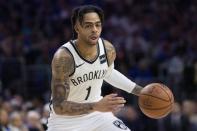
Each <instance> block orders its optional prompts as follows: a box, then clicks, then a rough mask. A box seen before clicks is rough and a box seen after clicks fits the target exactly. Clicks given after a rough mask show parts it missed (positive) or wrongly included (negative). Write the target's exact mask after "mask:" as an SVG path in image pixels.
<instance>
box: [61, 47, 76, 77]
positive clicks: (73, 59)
mask: <svg viewBox="0 0 197 131" xmlns="http://www.w3.org/2000/svg"><path fill="white" fill-rule="evenodd" d="M61 48H62V49H65V50H67V51H68V52H69V53H70V54H71V56H72V58H73V62H74V70H73V72H72V73H71V74H69V77H70V76H72V75H73V74H74V73H75V70H76V69H75V67H76V64H75V59H74V56H73V54H72V53H71V52H70V50H69V49H68V48H67V47H64V46H62V47H61Z"/></svg>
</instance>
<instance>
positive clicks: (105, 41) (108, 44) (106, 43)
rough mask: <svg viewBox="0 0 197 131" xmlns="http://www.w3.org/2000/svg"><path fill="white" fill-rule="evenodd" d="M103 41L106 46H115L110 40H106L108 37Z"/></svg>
mask: <svg viewBox="0 0 197 131" xmlns="http://www.w3.org/2000/svg"><path fill="white" fill-rule="evenodd" d="M103 43H104V45H105V48H114V46H113V44H112V43H111V42H110V41H108V40H106V39H103ZM114 49H115V48H114Z"/></svg>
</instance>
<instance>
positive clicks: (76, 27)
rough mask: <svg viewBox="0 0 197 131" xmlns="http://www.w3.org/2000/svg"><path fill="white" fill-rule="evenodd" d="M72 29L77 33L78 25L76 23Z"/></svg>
mask: <svg viewBox="0 0 197 131" xmlns="http://www.w3.org/2000/svg"><path fill="white" fill-rule="evenodd" d="M74 29H75V32H77V33H78V32H79V24H78V23H76V24H75V26H74Z"/></svg>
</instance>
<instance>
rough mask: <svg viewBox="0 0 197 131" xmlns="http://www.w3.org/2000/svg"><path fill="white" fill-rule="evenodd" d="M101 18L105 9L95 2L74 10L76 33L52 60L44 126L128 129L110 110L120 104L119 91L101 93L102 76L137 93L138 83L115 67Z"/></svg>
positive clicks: (73, 130) (65, 130) (79, 130)
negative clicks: (48, 110)
mask: <svg viewBox="0 0 197 131" xmlns="http://www.w3.org/2000/svg"><path fill="white" fill-rule="evenodd" d="M103 19H104V15H103V11H102V10H101V9H100V8H98V7H96V6H91V5H85V6H80V7H77V8H75V9H74V10H73V14H72V18H71V21H72V26H73V29H74V31H75V33H76V34H77V39H75V40H71V41H69V42H67V43H66V44H64V45H63V46H62V47H60V48H59V49H58V50H57V52H56V53H55V55H54V58H53V60H52V82H51V89H52V102H51V106H50V108H51V110H52V111H51V113H50V117H49V120H48V131H123V130H126V131H130V129H128V127H126V126H125V125H124V123H123V122H122V121H121V120H119V119H118V118H116V117H115V116H114V115H113V114H112V111H115V110H117V109H119V108H121V107H123V106H124V103H125V102H126V101H125V99H124V98H123V97H119V96H117V94H109V95H106V96H105V97H102V96H101V86H102V83H103V80H105V81H106V82H108V83H110V84H111V85H113V86H115V87H117V88H120V89H122V90H124V91H127V92H128V93H132V94H135V95H139V93H140V90H141V88H142V87H140V86H139V85H137V84H136V83H134V82H132V81H130V80H129V79H128V78H126V77H125V76H124V75H122V74H121V73H120V72H118V71H117V70H115V69H114V60H115V57H116V52H115V49H114V47H113V45H112V44H111V43H110V42H109V41H107V40H104V39H102V38H100V35H101V31H102V25H103ZM114 37H115V36H114Z"/></svg>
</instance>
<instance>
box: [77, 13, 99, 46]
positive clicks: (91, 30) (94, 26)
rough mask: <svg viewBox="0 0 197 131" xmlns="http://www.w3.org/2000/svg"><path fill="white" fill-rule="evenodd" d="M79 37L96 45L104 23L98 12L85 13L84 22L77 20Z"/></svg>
mask: <svg viewBox="0 0 197 131" xmlns="http://www.w3.org/2000/svg"><path fill="white" fill-rule="evenodd" d="M77 29H78V30H77V33H78V38H79V39H81V40H83V41H84V42H85V43H87V44H91V45H95V44H97V42H98V39H99V37H100V34H101V30H102V24H101V20H100V18H99V16H98V14H97V13H95V12H92V13H87V14H85V15H84V18H83V22H82V23H81V24H80V23H79V22H77Z"/></svg>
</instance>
